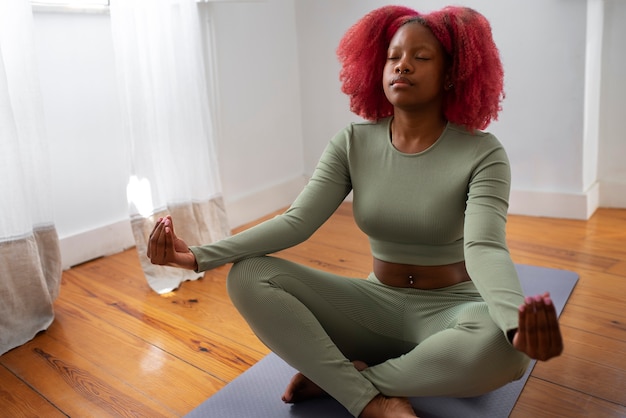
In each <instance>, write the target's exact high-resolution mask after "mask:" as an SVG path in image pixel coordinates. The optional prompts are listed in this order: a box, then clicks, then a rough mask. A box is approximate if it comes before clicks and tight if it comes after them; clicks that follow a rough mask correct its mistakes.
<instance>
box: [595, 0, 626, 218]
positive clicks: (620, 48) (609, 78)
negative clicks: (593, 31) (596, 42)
mask: <svg viewBox="0 0 626 418" xmlns="http://www.w3.org/2000/svg"><path fill="white" fill-rule="evenodd" d="M604 11H605V14H604V48H603V68H602V99H601V102H600V137H601V141H600V154H599V162H598V177H599V179H600V191H601V193H600V205H601V206H605V207H621V208H624V207H626V162H625V161H626V133H625V131H624V117H625V116H626V111H625V110H624V109H626V81H625V79H624V76H625V75H626V48H624V40H626V25H624V22H626V2H624V1H623V0H605V5H604Z"/></svg>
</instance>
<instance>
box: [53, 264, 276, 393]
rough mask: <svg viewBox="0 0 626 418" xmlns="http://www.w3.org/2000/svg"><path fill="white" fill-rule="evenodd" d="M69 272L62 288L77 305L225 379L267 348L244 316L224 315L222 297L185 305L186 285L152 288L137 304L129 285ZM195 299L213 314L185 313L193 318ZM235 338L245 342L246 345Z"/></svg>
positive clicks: (245, 367)
mask: <svg viewBox="0 0 626 418" xmlns="http://www.w3.org/2000/svg"><path fill="white" fill-rule="evenodd" d="M74 274H75V273H74ZM67 276H68V280H67V281H64V284H63V289H62V291H63V292H65V293H66V294H67V296H69V297H70V298H72V300H74V301H75V303H76V304H77V305H79V306H81V307H83V308H85V309H90V310H92V312H94V314H95V315H97V316H99V317H100V318H103V319H105V320H108V321H111V323H113V324H118V325H117V326H118V327H119V328H120V329H124V330H127V331H128V332H131V333H133V334H134V335H136V336H137V337H139V338H141V339H144V340H146V341H151V342H152V343H153V344H154V345H155V346H157V347H159V348H161V349H163V350H165V351H173V352H175V354H176V355H177V356H178V357H180V358H181V359H183V360H185V361H188V362H190V363H192V364H194V365H196V366H197V367H199V368H200V369H201V370H204V371H207V372H210V373H211V374H213V375H214V376H215V377H218V378H220V379H222V380H224V381H226V382H227V381H230V380H232V379H233V378H235V377H236V376H238V375H239V374H240V373H241V372H243V371H245V370H247V369H248V368H249V367H250V366H252V365H253V364H255V363H256V362H257V361H258V360H259V359H260V358H261V357H262V356H263V355H264V354H265V353H267V349H266V348H265V347H264V346H263V345H262V344H261V343H260V342H255V341H258V340H256V337H255V336H254V335H253V334H252V332H251V331H250V330H249V328H248V327H247V325H246V324H245V322H243V319H239V320H238V321H233V320H230V321H229V320H227V319H228V318H229V317H230V315H229V314H228V313H226V314H225V313H224V312H223V309H221V308H226V307H227V306H228V305H227V304H226V303H222V306H219V307H218V308H217V309H216V308H215V306H214V304H212V303H205V302H204V301H203V300H202V299H197V300H198V302H197V303H190V304H186V305H185V303H184V302H183V301H185V300H189V299H187V298H185V296H186V293H184V292H188V290H185V291H184V292H181V293H175V295H176V296H174V297H172V298H163V297H161V296H159V295H157V294H156V293H155V294H154V295H150V297H149V299H150V302H144V303H142V304H140V303H137V300H136V299H135V298H133V297H132V289H130V288H128V289H127V290H128V292H124V291H121V290H118V289H115V288H111V287H108V286H106V284H103V283H99V282H96V281H91V282H89V285H88V286H86V285H85V284H84V283H82V282H80V280H78V281H77V280H69V277H71V274H69V273H68V275H67ZM189 284H190V285H193V284H198V283H197V282H193V283H189ZM187 287H191V286H187ZM92 291H97V292H98V297H97V298H92V299H91V300H89V303H87V304H85V300H86V299H85V298H84V296H85V295H88V294H89V292H92ZM179 295H180V296H179ZM172 301H176V302H178V303H172ZM94 302H95V303H94ZM197 305H200V306H205V305H206V306H207V310H206V312H208V313H210V314H212V315H213V316H212V317H211V318H206V317H203V318H204V323H203V324H199V323H197V322H194V321H193V320H192V321H189V320H187V319H185V318H188V319H191V318H192V317H193V316H194V314H195V313H197V311H198V310H199V308H198V306H197ZM211 306H212V307H213V308H210V307H211ZM226 310H227V311H229V312H232V316H233V317H235V316H239V314H235V312H236V311H235V310H234V307H232V306H231V307H230V308H228V309H226ZM231 319H234V318H231ZM218 324H221V325H223V327H220V326H218ZM210 327H217V328H219V329H220V333H219V334H218V333H215V332H213V331H211V330H210V329H208V328H210ZM233 334H234V335H233ZM238 341H242V342H245V345H244V344H242V343H239V342H238ZM255 347H256V348H257V349H255Z"/></svg>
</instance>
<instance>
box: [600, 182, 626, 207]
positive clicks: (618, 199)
mask: <svg viewBox="0 0 626 418" xmlns="http://www.w3.org/2000/svg"><path fill="white" fill-rule="evenodd" d="M600 206H602V207H603V208H626V179H624V180H623V181H622V182H618V181H611V180H609V181H605V180H602V181H600Z"/></svg>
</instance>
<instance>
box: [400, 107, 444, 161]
mask: <svg viewBox="0 0 626 418" xmlns="http://www.w3.org/2000/svg"><path fill="white" fill-rule="evenodd" d="M446 123H447V121H446V119H445V118H444V117H443V115H438V116H436V117H433V116H432V115H429V116H428V117H416V116H415V115H414V114H411V115H409V114H407V113H405V112H402V111H400V112H396V113H395V114H394V118H393V121H392V122H391V142H392V144H393V145H394V147H396V148H397V149H398V150H399V151H402V152H405V153H410V154H413V153H417V152H421V151H424V150H426V149H427V148H429V147H430V146H431V145H433V144H434V143H435V141H437V139H438V138H439V137H440V136H441V133H442V132H443V130H444V129H445V127H446Z"/></svg>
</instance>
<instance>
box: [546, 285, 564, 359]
mask: <svg viewBox="0 0 626 418" xmlns="http://www.w3.org/2000/svg"><path fill="white" fill-rule="evenodd" d="M544 304H545V307H546V317H547V318H548V321H549V322H548V325H549V329H548V331H549V333H550V347H551V350H550V356H551V357H554V356H558V355H560V354H561V353H562V352H563V337H562V335H561V328H560V326H559V317H558V315H557V312H556V307H555V306H554V303H553V301H552V298H550V296H549V295H548V296H545V297H544Z"/></svg>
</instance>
